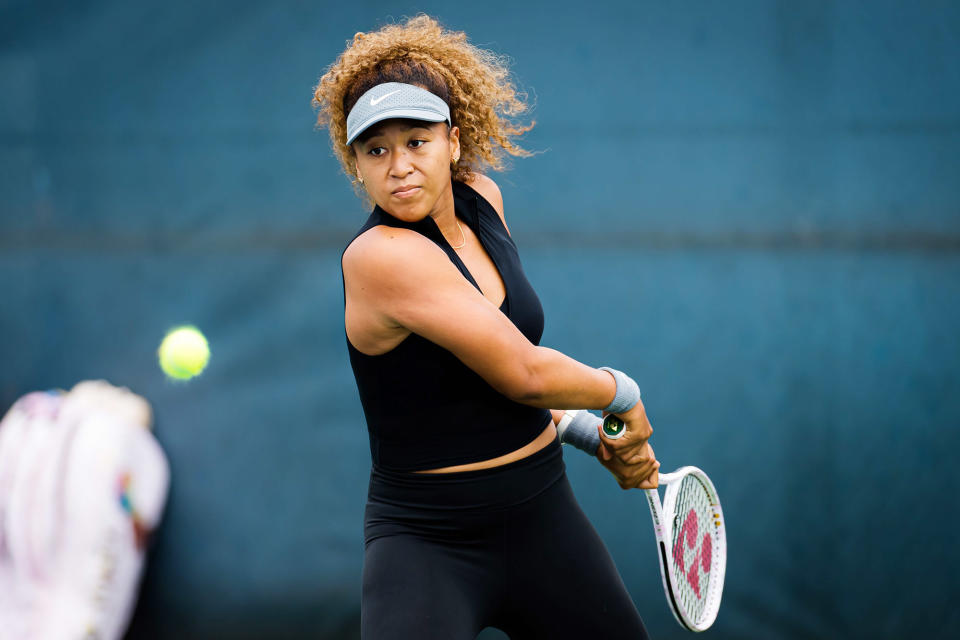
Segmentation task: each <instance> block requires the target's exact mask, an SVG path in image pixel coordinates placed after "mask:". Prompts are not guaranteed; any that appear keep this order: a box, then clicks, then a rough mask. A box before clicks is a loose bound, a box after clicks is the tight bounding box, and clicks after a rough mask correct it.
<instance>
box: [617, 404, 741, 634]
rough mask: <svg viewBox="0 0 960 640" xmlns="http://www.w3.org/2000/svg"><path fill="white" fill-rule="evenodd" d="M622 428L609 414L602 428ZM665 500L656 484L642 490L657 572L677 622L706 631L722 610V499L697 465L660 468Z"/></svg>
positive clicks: (724, 547) (620, 431)
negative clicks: (655, 550)
mask: <svg viewBox="0 0 960 640" xmlns="http://www.w3.org/2000/svg"><path fill="white" fill-rule="evenodd" d="M625 432H626V426H625V425H624V423H623V420H621V419H620V418H618V417H617V416H615V415H613V414H610V415H608V416H606V417H605V418H604V420H603V433H604V435H605V436H606V437H608V438H610V439H612V440H616V439H617V438H620V437H621V436H622V435H623V434H624V433H625ZM660 484H661V485H665V486H666V491H665V492H664V496H663V503H661V502H660V493H659V492H658V491H657V490H656V489H644V492H645V493H646V495H647V502H648V503H649V505H650V517H651V518H653V530H654V532H655V533H656V536H657V548H658V549H659V551H660V575H661V576H662V577H663V590H664V592H665V593H666V596H667V602H668V603H669V605H670V609H671V611H673V615H674V617H675V618H676V619H677V622H679V623H680V625H681V626H682V627H683V628H685V629H689V630H690V631H705V630H706V629H707V628H709V627H710V625H711V624H713V621H714V620H716V618H717V612H718V611H719V610H720V596H721V594H722V592H723V577H724V574H725V573H726V569H727V534H726V529H725V528H724V524H723V511H722V510H721V509H720V498H719V497H717V490H716V489H715V488H714V486H713V483H712V482H711V481H710V478H708V477H707V474H705V473H704V472H703V471H701V470H700V469H698V468H697V467H680V468H679V469H677V470H676V471H674V472H673V473H661V474H660Z"/></svg>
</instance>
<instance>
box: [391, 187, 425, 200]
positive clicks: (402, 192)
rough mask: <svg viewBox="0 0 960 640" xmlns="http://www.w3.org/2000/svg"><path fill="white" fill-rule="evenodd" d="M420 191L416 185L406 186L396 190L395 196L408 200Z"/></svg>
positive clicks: (394, 191)
mask: <svg viewBox="0 0 960 640" xmlns="http://www.w3.org/2000/svg"><path fill="white" fill-rule="evenodd" d="M419 190H420V187H419V186H417V185H415V184H405V185H403V186H402V187H397V188H396V189H394V190H393V195H395V196H397V197H398V198H407V197H409V196H412V195H413V194H415V193H416V192H417V191H419Z"/></svg>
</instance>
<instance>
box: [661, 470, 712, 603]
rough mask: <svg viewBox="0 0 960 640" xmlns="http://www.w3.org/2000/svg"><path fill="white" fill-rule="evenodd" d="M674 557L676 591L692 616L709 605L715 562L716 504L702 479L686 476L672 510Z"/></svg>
mask: <svg viewBox="0 0 960 640" xmlns="http://www.w3.org/2000/svg"><path fill="white" fill-rule="evenodd" d="M673 518H674V521H673V541H672V553H671V555H672V561H673V565H674V575H675V577H676V584H675V585H674V587H675V589H676V595H677V596H678V599H679V600H680V603H681V604H682V606H683V608H684V609H685V610H686V611H687V612H688V613H689V615H690V617H691V618H692V619H693V620H697V621H699V620H700V619H701V615H702V614H703V612H704V609H705V607H706V605H707V594H708V591H709V587H710V577H711V576H710V570H711V567H712V563H713V527H712V522H713V519H714V518H713V504H712V503H711V500H710V494H709V493H708V492H707V489H706V488H705V487H704V486H703V484H702V483H701V481H700V479H699V478H697V477H696V476H693V475H688V476H686V477H685V478H684V479H683V480H682V481H681V484H680V490H679V491H678V492H677V501H676V505H675V507H674V514H673Z"/></svg>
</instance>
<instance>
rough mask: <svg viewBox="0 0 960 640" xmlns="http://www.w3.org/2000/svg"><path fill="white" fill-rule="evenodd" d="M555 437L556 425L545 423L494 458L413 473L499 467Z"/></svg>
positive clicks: (543, 445)
mask: <svg viewBox="0 0 960 640" xmlns="http://www.w3.org/2000/svg"><path fill="white" fill-rule="evenodd" d="M556 439H557V427H556V425H555V424H554V423H553V421H551V422H550V424H548V425H547V428H546V429H544V430H543V431H541V432H540V435H539V436H537V437H536V439H534V440H533V441H532V442H529V443H528V444H526V445H524V446H522V447H520V448H519V449H517V450H515V451H511V452H510V453H505V454H504V455H502V456H497V457H496V458H490V459H489V460H481V461H480V462H470V463H467V464H458V465H454V466H452V467H440V468H439V469H426V470H424V471H415V472H414V473H456V472H458V471H475V470H476V469H489V468H490V467H499V466H501V465H504V464H507V463H509V462H514V461H515V460H522V459H523V458H526V457H527V456H530V455H533V454H534V453H536V452H537V451H540V449H543V448H544V447H545V446H547V445H548V444H550V443H551V442H553V441H554V440H556Z"/></svg>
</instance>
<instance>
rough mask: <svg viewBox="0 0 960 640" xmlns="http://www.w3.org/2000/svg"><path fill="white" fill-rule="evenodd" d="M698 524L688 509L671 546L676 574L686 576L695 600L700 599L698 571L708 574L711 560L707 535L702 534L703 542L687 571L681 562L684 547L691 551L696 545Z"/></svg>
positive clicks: (695, 517) (708, 536)
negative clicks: (678, 533)
mask: <svg viewBox="0 0 960 640" xmlns="http://www.w3.org/2000/svg"><path fill="white" fill-rule="evenodd" d="M698 524H699V523H698V520H697V512H696V511H694V510H693V509H690V512H689V513H687V518H686V520H684V522H683V526H682V527H680V535H679V536H677V541H676V543H675V544H674V545H673V561H674V562H675V563H676V565H677V574H684V573H685V574H686V576H687V582H689V583H690V586H691V587H693V592H694V593H695V594H697V598H700V569H701V568H702V569H703V573H710V563H711V560H712V559H713V541H712V540H711V539H710V534H709V533H705V534H703V542H702V543H701V544H700V548H699V549H697V551H696V553H695V554H694V556H693V562H692V563H691V564H690V568H689V569H687V568H686V566H685V564H686V563H684V561H683V554H684V547H686V548H688V549H693V548H694V547H695V546H696V544H697V530H698V529H699V528H700V527H699V526H698Z"/></svg>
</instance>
